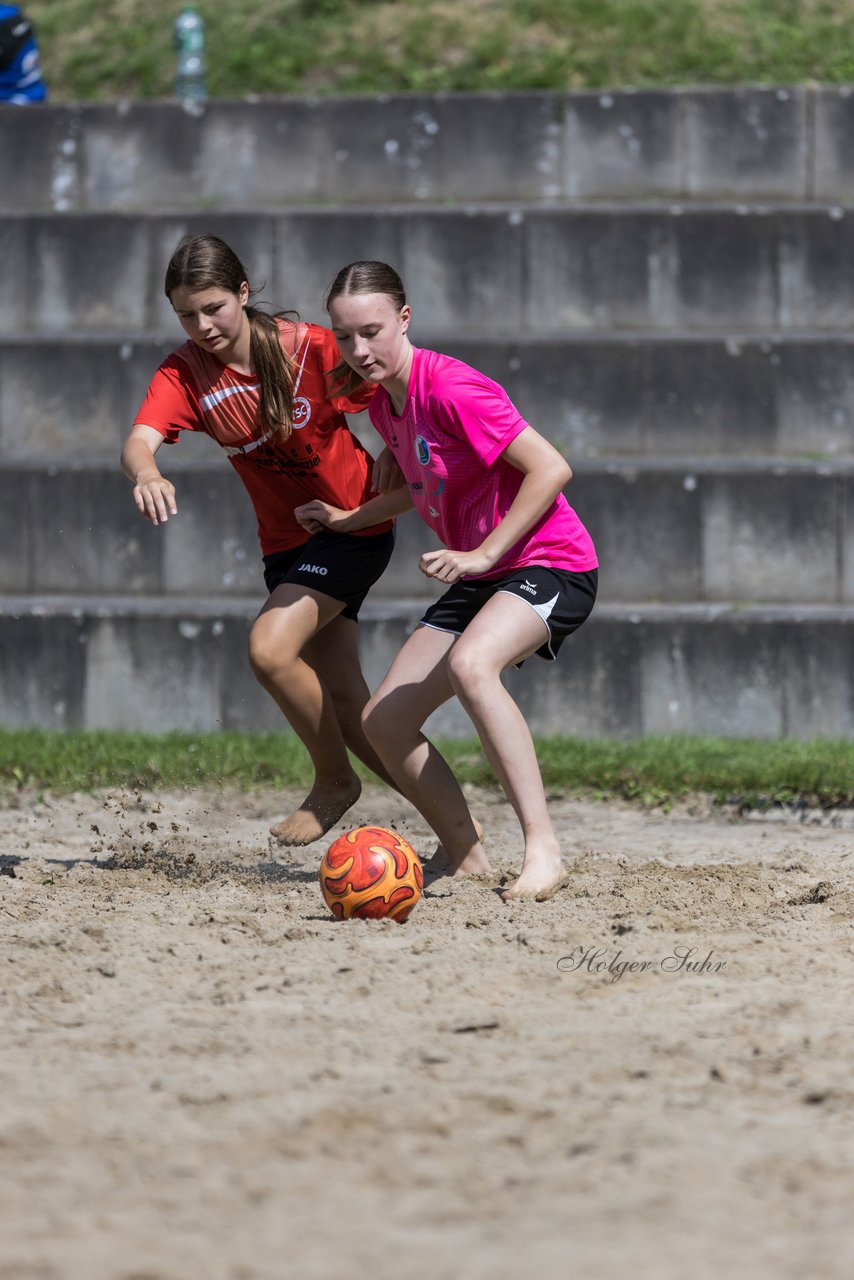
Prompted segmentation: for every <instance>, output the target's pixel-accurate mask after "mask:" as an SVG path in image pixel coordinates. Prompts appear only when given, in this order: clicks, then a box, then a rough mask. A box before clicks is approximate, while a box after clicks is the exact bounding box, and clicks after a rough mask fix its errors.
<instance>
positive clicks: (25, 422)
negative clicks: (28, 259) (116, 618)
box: [0, 283, 854, 462]
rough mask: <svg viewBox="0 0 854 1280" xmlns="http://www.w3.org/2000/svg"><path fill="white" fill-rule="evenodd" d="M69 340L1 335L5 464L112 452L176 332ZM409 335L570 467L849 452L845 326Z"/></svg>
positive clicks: (172, 327)
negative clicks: (513, 410) (485, 383)
mask: <svg viewBox="0 0 854 1280" xmlns="http://www.w3.org/2000/svg"><path fill="white" fill-rule="evenodd" d="M0 289H2V283H0ZM473 332H474V333H475V334H477V333H480V330H479V329H475V330H474V331H473ZM73 334H74V331H73V329H72V330H71V336H69V335H55V336H54V335H52V336H45V335H43V334H42V335H39V336H29V335H28V336H25V337H21V336H7V337H5V338H0V457H2V458H5V459H18V460H24V459H30V458H32V459H45V458H51V459H52V458H54V457H56V456H64V455H66V456H67V455H75V454H80V453H91V452H94V453H109V454H112V455H115V454H117V452H118V450H119V448H120V446H121V441H122V440H123V439H124V437H125V435H126V433H127V430H128V428H129V426H130V424H131V422H132V421H133V415H134V414H135V413H136V411H137V409H138V408H139V405H140V403H141V401H142V398H143V396H144V394H145V389H146V387H147V386H148V382H149V379H150V377H151V375H152V373H153V372H154V370H155V369H156V367H157V365H158V364H159V363H160V361H161V360H162V359H163V358H164V357H165V356H166V355H167V354H168V353H169V352H170V351H172V350H173V349H174V348H175V347H176V346H177V345H178V344H179V342H180V340H181V336H182V335H181V334H180V331H179V330H178V328H177V325H176V324H175V320H174V317H173V318H172V322H171V324H168V325H166V324H164V326H163V328H162V330H161V334H162V335H168V336H160V337H155V336H153V335H152V334H151V333H138V332H132V331H130V330H128V331H127V337H126V339H123V338H122V337H117V336H116V335H115V334H114V333H113V334H110V335H109V336H107V335H104V334H103V333H92V334H87V335H83V336H73ZM413 337H414V340H415V341H416V342H417V343H419V344H420V345H422V346H426V347H434V348H436V349H438V350H440V351H446V352H448V353H449V354H451V355H455V356H457V357H459V358H460V359H462V360H465V361H466V362H467V363H469V364H472V365H474V366H475V367H476V368H479V369H482V370H483V372H484V373H486V374H488V375H489V376H491V377H493V378H495V379H496V380H497V381H499V382H500V383H502V384H503V385H504V386H506V388H507V390H508V392H509V394H510V396H511V397H512V399H513V400H514V401H515V403H516V404H517V405H518V406H519V409H520V411H521V412H523V413H524V414H525V416H526V418H528V419H529V421H530V422H531V423H533V425H534V426H536V427H537V428H538V430H540V431H542V432H543V434H544V435H547V436H549V437H550V438H551V439H552V440H553V441H554V442H555V444H556V445H557V446H558V447H559V448H561V449H562V450H563V451H564V452H565V453H566V455H567V457H568V458H569V459H570V461H573V462H579V461H581V460H583V459H585V458H587V459H590V458H597V457H609V456H611V457H613V456H624V457H625V456H633V457H645V456H667V455H668V454H671V455H675V456H680V457H683V456H687V455H690V456H695V457H702V456H706V457H714V456H732V457H736V456H748V457H749V456H751V455H757V454H761V455H765V456H773V455H781V456H792V455H797V456H802V457H809V456H813V457H822V456H823V457H831V458H832V457H851V456H852V455H854V338H852V336H851V333H850V332H849V333H841V332H840V333H837V334H833V335H826V334H825V335H823V334H817V333H814V332H813V333H806V334H781V333H779V332H778V333H776V334H766V335H763V336H756V335H753V336H748V335H745V334H744V333H742V332H741V331H739V330H733V331H732V333H731V334H730V335H729V336H727V337H726V338H724V337H708V336H699V335H680V334H673V333H669V332H668V333H664V332H661V333H657V334H645V335H628V334H615V333H590V334H566V335H562V336H561V337H559V338H556V337H553V336H547V335H541V336H537V337H520V336H519V335H516V336H515V337H513V338H499V339H489V338H485V337H474V336H467V337H463V336H451V335H443V334H441V333H440V332H439V331H433V332H431V331H429V330H428V329H427V328H426V326H424V325H420V324H416V326H415V327H414V329H413ZM196 443H201V442H196ZM188 447H189V445H184V444H183V443H182V445H181V446H180V448H179V450H176V451H175V452H176V453H182V454H183V453H184V451H185V449H186V448H188ZM208 447H210V446H208Z"/></svg>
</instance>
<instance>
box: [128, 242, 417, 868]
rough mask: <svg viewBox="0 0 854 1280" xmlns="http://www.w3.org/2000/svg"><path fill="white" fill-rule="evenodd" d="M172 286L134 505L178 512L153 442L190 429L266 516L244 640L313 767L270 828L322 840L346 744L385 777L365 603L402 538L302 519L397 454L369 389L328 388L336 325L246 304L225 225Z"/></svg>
mask: <svg viewBox="0 0 854 1280" xmlns="http://www.w3.org/2000/svg"><path fill="white" fill-rule="evenodd" d="M165 291H166V296H167V297H168V298H169V300H170V302H171V303H172V306H173V308H174V310H175V313H176V315H177V316H178V319H179V320H180V322H181V326H182V328H183V329H184V332H185V333H186V334H187V336H188V339H189V341H188V342H185V343H184V345H183V346H182V347H179V348H178V350H177V351H175V352H173V353H172V355H171V356H169V357H168V359H166V360H165V361H164V362H163V364H162V365H161V366H160V368H159V369H158V370H157V372H156V373H155V375H154V378H153V379H152V381H151V384H150V386H149V388H148V393H147V395H146V397H145V399H144V401H143V403H142V406H141V408H140V410H139V413H138V414H137V416H136V421H135V423H134V425H133V427H132V429H131V431H130V434H129V436H128V438H127V440H126V442H125V445H124V448H123V450H122V458H121V461H122V469H123V470H124V472H125V474H126V475H127V476H128V478H129V479H130V480H131V481H132V483H133V486H134V489H133V497H134V501H135V503H136V505H137V507H138V509H139V510H140V511H141V512H142V514H143V515H144V516H146V517H147V518H148V519H149V520H151V522H152V524H154V525H161V524H165V523H166V521H167V520H168V519H169V516H174V515H175V514H176V513H177V510H178V507H177V503H176V500H175V486H174V484H173V483H172V482H171V481H170V480H167V479H166V477H165V476H163V475H161V473H160V470H159V469H158V466H157V462H156V460H155V456H154V455H155V454H156V453H157V451H158V449H159V448H160V446H161V445H162V444H163V442H164V441H166V442H167V443H169V444H173V443H174V442H175V441H176V440H177V439H178V436H179V434H180V432H181V431H182V430H186V431H203V432H205V433H206V434H207V435H210V436H212V437H213V439H214V440H216V442H217V443H218V444H219V445H221V446H222V448H223V449H225V452H226V454H227V455H228V458H229V460H230V462H231V464H232V466H233V467H234V469H235V471H237V473H238V475H239V476H240V479H241V480H242V481H243V483H244V485H245V486H246V489H247V490H248V492H249V496H250V498H251V499H252V504H253V506H254V508H255V514H256V516H257V518H258V535H259V539H260V543H261V552H262V555H263V560H264V579H265V582H266V585H267V590H268V591H269V593H270V594H269V598H268V599H267V602H266V604H265V605H264V606H263V608H262V609H261V612H260V614H259V615H258V617H257V619H256V620H255V623H254V624H253V626H252V630H251V633H250V636H249V661H250V663H251V665H252V670H253V672H254V673H255V676H256V678H257V679H258V680H259V682H260V683H261V685H262V686H263V687H264V688H265V689H266V690H267V692H268V693H269V694H271V696H272V697H273V698H274V699H275V701H276V703H277V704H278V706H279V707H280V708H281V710H282V712H283V713H284V715H285V717H286V718H287V720H288V722H289V723H290V725H291V726H292V728H293V729H294V731H295V732H296V733H297V734H298V736H299V737H300V739H301V740H302V742H303V743H304V744H305V746H306V749H307V750H308V753H309V755H310V756H311V760H312V764H313V765H314V770H315V779H314V783H313V785H312V788H311V790H310V792H309V794H308V795H307V797H306V798H305V800H304V801H303V803H302V804H301V805H300V807H299V808H298V809H297V810H296V811H295V812H294V813H292V814H290V815H289V816H288V817H286V818H285V819H284V820H283V821H282V822H280V823H278V825H277V826H275V827H273V828H272V834H273V836H275V837H276V839H277V840H279V841H280V842H281V843H282V844H289V845H302V844H308V843H310V842H311V841H312V840H317V839H319V837H320V836H322V835H323V833H324V832H325V831H328V830H329V828H330V827H332V826H333V825H334V824H335V823H336V822H337V821H338V820H339V818H340V817H341V816H342V814H344V813H345V812H346V811H347V809H349V808H350V806H351V805H352V804H354V803H355V801H356V800H357V798H358V796H359V792H360V790H361V785H360V782H359V779H358V777H357V775H356V774H355V773H354V771H353V767H352V764H351V762H350V759H349V756H348V754H347V748H348V747H349V748H350V750H351V751H353V753H354V754H355V755H356V756H357V757H358V758H359V759H360V760H362V761H363V762H364V763H365V764H367V765H368V766H369V767H370V768H371V769H372V770H373V771H374V772H375V773H377V774H378V775H379V776H380V777H381V778H383V779H384V780H385V781H387V782H390V781H391V780H390V778H389V775H388V774H387V772H386V770H385V768H384V766H383V765H382V763H381V761H380V759H379V757H378V756H377V754H376V752H375V751H374V749H373V747H372V746H371V745H370V743H369V742H368V740H367V738H366V737H365V735H364V732H363V730H362V727H361V714H362V711H363V709H364V707H365V704H366V703H367V700H368V689H367V686H366V684H365V680H364V676H363V675H362V671H361V667H360V665H359V658H358V652H357V647H356V634H357V629H356V619H357V616H358V612H359V607H360V605H361V603H362V601H363V600H364V598H365V596H366V595H367V592H368V591H369V589H370V588H371V587H372V586H373V584H374V583H375V582H376V581H377V579H378V578H379V577H380V575H381V574H382V572H383V570H384V569H385V567H386V565H387V564H388V561H389V557H390V556H391V552H392V548H393V544H394V530H393V522H392V521H391V520H389V519H383V520H381V521H379V522H377V523H375V524H373V525H371V526H370V527H368V528H366V529H364V530H360V531H359V533H358V534H341V533H334V532H330V531H329V530H323V531H321V532H318V533H316V534H314V535H309V533H308V532H307V531H306V530H305V529H304V528H303V527H302V525H300V523H299V521H298V520H297V518H296V516H295V515H294V509H295V508H296V507H297V506H299V505H301V504H303V503H306V502H308V501H310V500H312V499H318V498H319V499H321V500H323V501H327V502H330V503H331V504H333V505H334V506H338V507H356V506H359V505H360V504H361V503H363V502H365V501H366V500H367V499H368V498H370V496H371V494H372V492H373V493H377V492H386V491H387V489H389V488H394V487H398V486H399V485H400V484H401V483H402V481H401V477H400V475H399V473H397V471H396V470H395V468H394V464H393V463H392V462H391V460H390V459H389V457H388V455H387V454H386V456H385V457H384V459H383V462H382V463H381V464H380V465H379V466H378V467H376V468H374V469H373V475H372V462H371V458H370V455H369V454H368V453H367V452H366V450H365V449H364V448H363V447H362V445H361V444H360V443H359V441H358V440H357V439H356V437H355V436H354V435H353V434H352V432H351V431H350V430H349V428H348V426H347V423H346V419H345V417H344V414H345V413H348V412H349V413H358V412H360V411H361V410H362V409H364V408H365V405H366V404H367V402H368V399H369V398H370V394H371V391H372V388H367V387H366V388H363V389H362V391H361V392H360V393H358V394H353V395H348V394H346V393H345V394H333V393H332V391H331V390H330V385H329V379H328V375H329V372H330V371H331V370H332V369H333V368H334V367H335V366H336V365H337V364H338V363H339V362H340V358H341V357H340V354H339V352H338V348H337V345H336V343H335V339H334V338H333V336H332V334H331V333H330V332H329V330H328V329H324V328H322V327H321V326H318V325H313V324H301V323H298V322H296V321H294V320H291V319H288V318H287V315H286V314H285V313H281V312H279V313H276V314H275V315H268V314H267V313H266V312H263V311H259V310H258V309H257V308H255V307H252V306H250V305H249V299H250V296H251V293H252V290H251V289H250V286H249V283H248V281H247V275H246V271H245V270H244V267H243V265H242V263H241V262H240V260H239V258H238V257H237V256H236V254H235V253H234V252H233V251H232V250H231V249H230V248H229V246H228V245H227V244H225V243H224V242H223V241H222V240H220V239H219V238H218V237H216V236H213V235H209V234H205V235H196V236H188V237H186V238H185V239H184V240H182V241H181V243H180V244H179V245H178V248H177V249H176V251H175V253H174V254H173V256H172V258H171V260H170V262H169V266H168V268H167V271H166V281H165Z"/></svg>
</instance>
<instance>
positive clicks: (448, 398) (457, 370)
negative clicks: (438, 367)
mask: <svg viewBox="0 0 854 1280" xmlns="http://www.w3.org/2000/svg"><path fill="white" fill-rule="evenodd" d="M431 393H432V394H431V406H430V408H431V415H432V416H433V417H434V418H435V419H436V420H438V421H440V422H441V423H442V425H443V426H444V427H445V429H446V430H447V431H448V432H449V433H450V434H451V435H455V436H458V437H459V438H461V439H463V440H466V441H467V442H468V444H469V445H470V446H471V448H472V449H473V450H474V451H475V453H476V454H477V455H478V457H480V458H481V459H482V460H483V462H484V463H486V465H487V466H492V464H493V463H494V462H495V460H496V458H497V457H498V456H499V455H500V454H501V453H503V451H504V450H505V449H506V448H507V446H508V445H509V444H512V442H513V441H514V440H515V439H516V437H517V436H518V435H520V434H521V433H522V432H523V431H524V430H525V428H526V427H527V426H528V423H527V422H526V421H525V419H524V418H523V417H522V415H521V414H520V413H519V410H518V409H517V408H516V406H515V405H514V404H513V402H512V400H511V399H510V397H509V396H508V394H507V392H506V391H505V390H504V388H503V387H502V386H500V385H499V383H497V382H493V381H492V379H491V378H487V377H486V375H485V374H482V373H479V372H478V371H477V370H476V369H471V368H469V366H468V365H464V364H461V363H456V362H455V364H454V366H452V367H451V368H449V369H446V370H444V371H443V376H442V379H441V384H440V385H439V386H437V385H436V384H435V383H434V385H433V387H432V388H431Z"/></svg>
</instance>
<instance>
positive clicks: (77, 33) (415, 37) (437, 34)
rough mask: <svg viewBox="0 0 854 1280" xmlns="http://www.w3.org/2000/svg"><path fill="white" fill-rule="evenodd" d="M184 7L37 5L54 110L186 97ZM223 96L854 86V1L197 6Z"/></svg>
mask: <svg viewBox="0 0 854 1280" xmlns="http://www.w3.org/2000/svg"><path fill="white" fill-rule="evenodd" d="M180 4H181V0H148V3H147V4H145V5H142V4H139V3H137V2H136V0H102V3H100V4H98V5H93V4H92V3H91V0H25V5H24V7H25V9H26V12H27V14H28V16H29V17H30V18H31V19H32V21H33V23H34V25H35V27H36V32H37V35H38V38H39V43H40V46H41V52H42V60H43V62H44V65H45V75H46V79H47V81H48V86H49V89H50V91H51V94H52V97H53V98H54V100H78V101H79V100H111V99H116V98H123V97H125V98H158V97H164V96H168V95H169V94H170V93H171V92H172V74H173V51H172V24H173V21H174V18H175V15H176V13H177V11H178V9H179V8H180ZM196 8H197V9H198V11H199V12H200V13H201V15H202V17H203V18H204V20H205V24H206V33H207V61H208V83H209V88H210V93H211V96H213V97H220V98H222V97H241V96H243V95H245V94H250V93H257V94H288V93H294V94H306V93H309V94H314V93H319V94H326V93H379V92H400V91H427V92H430V91H435V90H476V89H567V88H571V89H583V88H588V89H589V88H600V87H603V86H620V85H635V86H643V85H672V84H685V83H693V84H732V83H738V82H745V81H749V82H754V83H767V84H791V83H802V82H804V81H809V80H815V81H823V82H826V83H844V82H847V81H852V80H854V42H852V41H851V38H850V31H851V25H852V19H854V0H744V2H739V0H465V3H460V0H229V3H228V4H221V3H219V2H216V3H215V2H214V0H197V4H196Z"/></svg>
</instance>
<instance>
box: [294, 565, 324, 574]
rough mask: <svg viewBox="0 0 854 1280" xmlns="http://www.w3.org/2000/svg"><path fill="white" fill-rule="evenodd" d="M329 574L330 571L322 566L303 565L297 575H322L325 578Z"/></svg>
mask: <svg viewBox="0 0 854 1280" xmlns="http://www.w3.org/2000/svg"><path fill="white" fill-rule="evenodd" d="M328 572H329V570H328V569H325V568H324V567H323V565H322V564H301V565H300V567H299V569H297V573H320V574H322V575H323V576H324V577H325V576H326V574H327V573H328Z"/></svg>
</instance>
